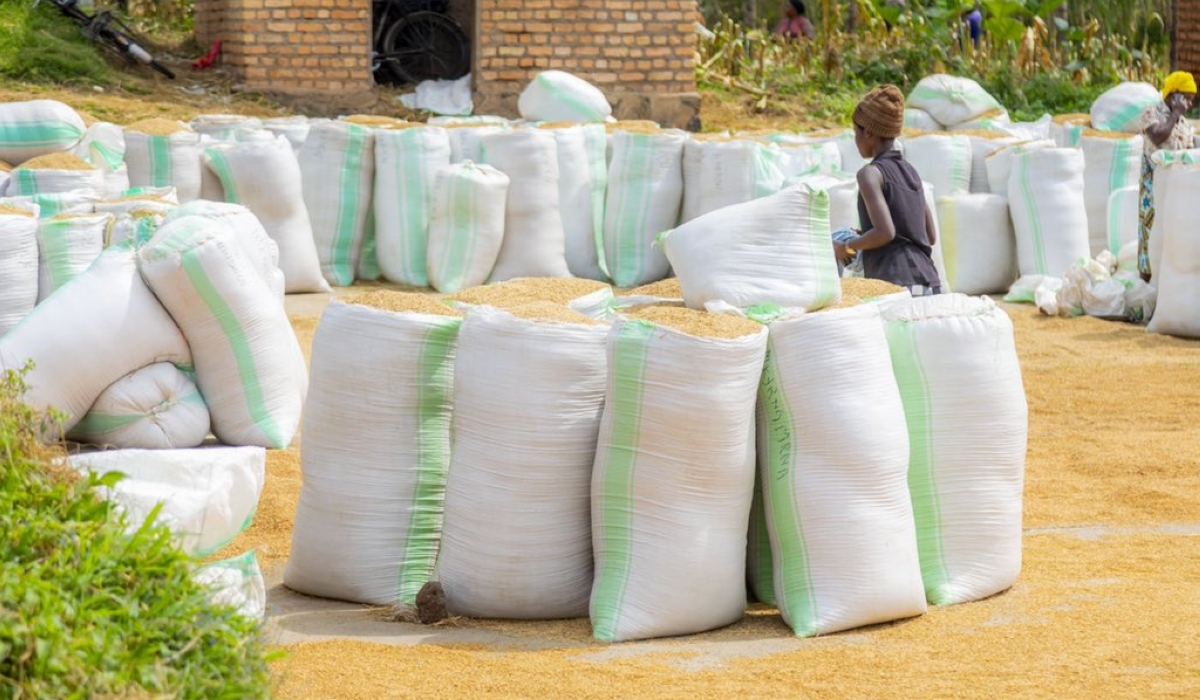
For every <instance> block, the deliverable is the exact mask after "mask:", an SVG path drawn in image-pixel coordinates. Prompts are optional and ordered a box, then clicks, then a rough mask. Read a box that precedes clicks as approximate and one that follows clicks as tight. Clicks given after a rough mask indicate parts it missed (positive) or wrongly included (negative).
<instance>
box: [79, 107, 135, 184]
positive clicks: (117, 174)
mask: <svg viewBox="0 0 1200 700" xmlns="http://www.w3.org/2000/svg"><path fill="white" fill-rule="evenodd" d="M72 152H73V153H74V154H75V155H76V156H78V157H80V158H82V159H83V160H85V161H87V162H89V163H91V164H92V165H93V166H95V167H96V168H97V169H99V170H100V172H101V173H103V174H104V189H103V192H101V194H102V195H104V197H105V198H107V199H116V198H118V197H120V196H121V193H122V192H124V191H125V190H127V189H129V166H127V165H125V130H124V129H122V128H121V127H120V126H118V125H116V124H110V123H108V122H96V123H95V124H92V125H91V126H89V127H88V129H87V133H85V134H84V135H83V140H81V141H80V142H79V143H78V144H76V145H75V147H74V148H73V149H72Z"/></svg>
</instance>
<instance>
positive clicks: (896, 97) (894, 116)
mask: <svg viewBox="0 0 1200 700" xmlns="http://www.w3.org/2000/svg"><path fill="white" fill-rule="evenodd" d="M853 119H854V123H855V124H858V125H859V126H861V127H862V128H864V129H866V130H867V131H869V132H870V133H872V134H875V135H876V136H880V137H883V138H885V139H894V138H896V137H897V136H899V135H900V132H901V130H903V129H904V93H902V92H900V88H898V87H896V86H895V85H880V86H879V87H877V88H875V89H874V90H872V91H870V92H868V93H867V95H866V97H864V98H862V100H860V101H859V103H858V105H856V106H855V107H854V117H853Z"/></svg>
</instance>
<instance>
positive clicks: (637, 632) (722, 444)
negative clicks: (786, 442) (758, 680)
mask: <svg viewBox="0 0 1200 700" xmlns="http://www.w3.org/2000/svg"><path fill="white" fill-rule="evenodd" d="M766 344H767V329H766V328H763V329H762V330H761V331H760V332H758V333H755V334H753V335H746V336H741V337H738V338H732V339H718V338H701V337H696V336H692V335H687V334H684V333H682V332H679V331H676V330H674V329H670V328H664V327H661V326H657V325H654V324H652V323H649V322H646V321H641V320H617V321H616V322H615V323H614V324H613V326H612V330H611V331H610V332H609V336H608V347H607V358H608V384H607V388H606V390H605V397H604V413H603V416H602V418H601V422H600V439H599V443H598V446H597V449H596V463H595V469H594V471H593V472H592V491H591V494H592V495H591V498H592V550H593V552H594V556H595V567H596V576H595V580H594V581H593V585H592V598H591V604H590V616H591V620H592V632H593V634H594V635H595V636H596V638H597V639H601V640H604V641H609V642H619V641H628V640H632V639H646V638H649V637H668V636H674V635H680V634H692V633H696V632H703V631H706V630H710V629H715V628H717V627H722V626H725V625H729V624H732V623H734V622H737V621H738V620H740V619H741V618H742V615H743V613H744V611H745V607H746V524H747V522H748V520H749V516H750V502H751V497H752V492H753V489H754V437H753V436H754V404H755V396H756V393H757V389H758V379H759V377H760V376H761V374H762V366H763V358H764V356H765V354H766Z"/></svg>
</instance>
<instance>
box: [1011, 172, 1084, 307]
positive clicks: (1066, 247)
mask: <svg viewBox="0 0 1200 700" xmlns="http://www.w3.org/2000/svg"><path fill="white" fill-rule="evenodd" d="M1083 167H1084V166H1083V151H1081V150H1079V149H1075V148H1045V149H1041V150H1036V151H1029V152H1026V153H1021V154H1018V155H1016V156H1014V157H1013V163H1012V174H1011V175H1010V176H1009V180H1008V192H1009V198H1008V204H1009V211H1011V212H1012V218H1013V230H1014V231H1015V232H1016V236H1017V267H1018V271H1019V272H1020V274H1021V277H1022V278H1026V277H1028V278H1031V279H1036V278H1040V277H1044V276H1046V275H1049V276H1051V277H1061V276H1062V275H1063V273H1064V272H1066V271H1067V268H1069V267H1070V266H1071V265H1072V264H1073V263H1074V262H1076V261H1077V260H1079V259H1081V258H1082V259H1088V258H1089V255H1088V223H1087V205H1086V204H1085V201H1084V192H1083ZM1018 285H1020V286H1021V287H1022V288H1024V287H1029V286H1030V285H1029V284H1022V283H1021V281H1020V280H1018ZM1032 287H1033V288H1036V287H1037V285H1036V284H1033V285H1032ZM1012 300H1013V301H1032V298H1029V299H1024V298H1014V299H1012Z"/></svg>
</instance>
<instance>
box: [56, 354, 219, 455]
mask: <svg viewBox="0 0 1200 700" xmlns="http://www.w3.org/2000/svg"><path fill="white" fill-rule="evenodd" d="M208 428H209V417H208V407H207V406H205V405H204V399H203V398H202V397H201V396H200V390H199V389H197V388H196V383H195V382H193V381H192V380H191V378H190V377H188V376H187V375H186V374H184V373H183V372H182V371H181V370H180V369H179V368H177V367H176V366H175V365H173V364H171V363H170V362H156V363H154V364H151V365H146V366H145V367H142V368H141V369H136V370H134V371H132V372H130V373H129V374H127V375H125V376H124V377H121V378H120V379H118V380H117V381H116V382H114V383H113V384H112V385H111V386H109V387H108V388H107V389H105V390H104V392H103V393H101V394H100V396H98V397H96V402H95V403H93V404H92V407H91V408H90V409H89V410H88V412H87V415H85V416H84V417H83V420H81V421H80V422H79V423H78V424H77V425H76V426H75V427H74V428H72V429H71V432H70V434H69V435H68V437H70V438H71V439H72V440H74V441H76V442H82V443H88V444H93V445H106V446H113V447H120V448H141V449H146V450H174V449H179V448H184V447H196V446H198V445H200V443H202V442H204V439H205V438H206V437H208Z"/></svg>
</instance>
